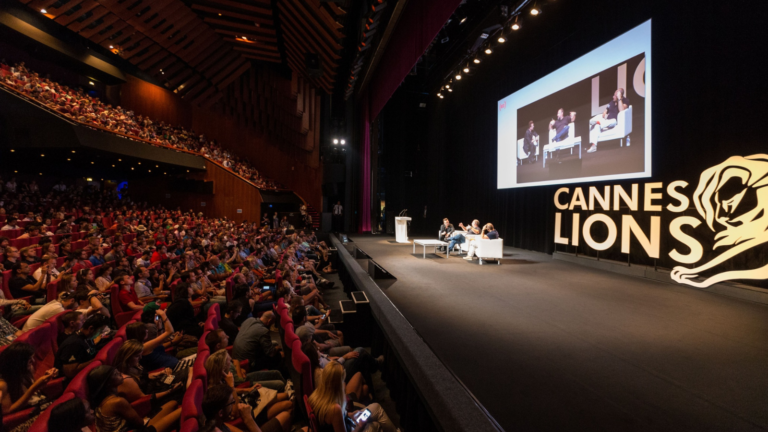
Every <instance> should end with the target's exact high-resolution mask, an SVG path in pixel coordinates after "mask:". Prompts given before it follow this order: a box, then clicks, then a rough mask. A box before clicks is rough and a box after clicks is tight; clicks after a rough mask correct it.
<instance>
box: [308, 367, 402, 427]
mask: <svg viewBox="0 0 768 432" xmlns="http://www.w3.org/2000/svg"><path fill="white" fill-rule="evenodd" d="M345 377H346V372H345V371H344V367H343V366H341V365H340V364H338V363H336V362H331V363H328V365H326V366H325V368H323V373H322V379H321V380H320V382H319V383H318V384H317V388H315V391H314V392H312V395H311V396H309V406H311V407H312V411H314V413H315V416H317V422H318V426H319V429H320V431H321V432H362V431H367V432H372V431H382V432H397V428H396V427H395V425H394V424H393V423H392V420H390V419H389V416H387V413H386V412H385V411H384V409H383V408H382V407H381V405H379V404H377V403H373V404H370V405H368V406H367V407H365V409H363V410H360V411H350V412H347V395H346V390H345V387H346V386H345V384H344V381H345Z"/></svg>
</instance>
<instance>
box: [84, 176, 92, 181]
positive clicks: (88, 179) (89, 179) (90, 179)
mask: <svg viewBox="0 0 768 432" xmlns="http://www.w3.org/2000/svg"><path fill="white" fill-rule="evenodd" d="M85 180H86V181H93V179H92V178H90V177H88V178H87V179H85Z"/></svg>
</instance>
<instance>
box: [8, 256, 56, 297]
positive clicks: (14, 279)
mask: <svg viewBox="0 0 768 432" xmlns="http://www.w3.org/2000/svg"><path fill="white" fill-rule="evenodd" d="M40 267H41V268H42V269H43V271H44V272H47V270H48V264H43V265H41V266H40ZM30 273H31V272H30V269H29V264H27V263H25V262H18V263H16V264H14V266H13V268H12V270H11V280H10V282H8V288H9V289H10V291H11V295H12V296H13V298H22V297H27V296H31V297H32V300H33V302H34V303H37V304H44V303H45V297H46V295H47V292H46V288H47V285H46V283H45V278H40V280H35V278H33V277H32V276H31V275H30Z"/></svg>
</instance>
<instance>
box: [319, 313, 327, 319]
mask: <svg viewBox="0 0 768 432" xmlns="http://www.w3.org/2000/svg"><path fill="white" fill-rule="evenodd" d="M326 315H328V314H323V317H322V318H320V319H325V316H326Z"/></svg>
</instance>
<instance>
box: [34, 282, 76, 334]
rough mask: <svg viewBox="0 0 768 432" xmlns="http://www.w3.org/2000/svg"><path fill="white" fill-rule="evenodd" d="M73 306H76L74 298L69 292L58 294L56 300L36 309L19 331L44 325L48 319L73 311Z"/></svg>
mask: <svg viewBox="0 0 768 432" xmlns="http://www.w3.org/2000/svg"><path fill="white" fill-rule="evenodd" d="M75 306H77V302H75V296H74V295H72V293H71V292H69V291H62V292H61V294H59V298H58V299H56V300H54V301H52V302H48V303H47V304H45V305H44V306H43V307H41V308H40V309H38V310H37V312H35V313H33V314H32V315H31V316H30V317H29V319H28V320H27V322H25V323H24V328H23V329H21V330H22V331H25V332H26V331H30V330H32V329H33V328H35V327H37V326H40V325H42V324H43V323H45V321H46V320H47V319H48V318H51V317H53V316H56V315H58V314H60V313H61V312H64V311H67V310H70V309H74V308H75Z"/></svg>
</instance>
